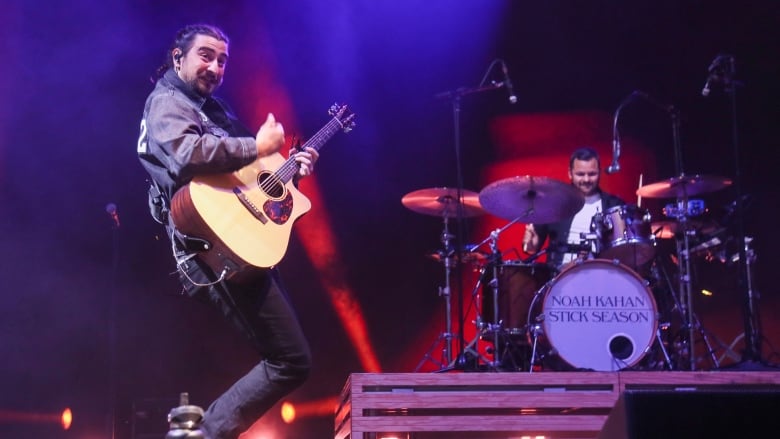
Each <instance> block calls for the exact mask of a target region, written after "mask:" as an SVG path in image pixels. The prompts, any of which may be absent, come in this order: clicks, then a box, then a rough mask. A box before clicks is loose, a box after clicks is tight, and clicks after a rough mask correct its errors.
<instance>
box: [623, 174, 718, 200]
mask: <svg viewBox="0 0 780 439" xmlns="http://www.w3.org/2000/svg"><path fill="white" fill-rule="evenodd" d="M729 185H731V180H729V179H727V178H723V177H718V176H714V175H682V176H679V177H674V178H670V179H668V180H664V181H659V182H657V183H652V184H647V185H644V186H642V187H640V188H639V189H637V190H636V194H637V195H639V196H640V197H646V198H679V197H682V196H689V197H690V196H693V195H699V194H706V193H710V192H715V191H717V190H720V189H723V188H724V187H726V186H729Z"/></svg>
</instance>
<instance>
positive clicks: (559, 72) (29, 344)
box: [0, 0, 780, 438]
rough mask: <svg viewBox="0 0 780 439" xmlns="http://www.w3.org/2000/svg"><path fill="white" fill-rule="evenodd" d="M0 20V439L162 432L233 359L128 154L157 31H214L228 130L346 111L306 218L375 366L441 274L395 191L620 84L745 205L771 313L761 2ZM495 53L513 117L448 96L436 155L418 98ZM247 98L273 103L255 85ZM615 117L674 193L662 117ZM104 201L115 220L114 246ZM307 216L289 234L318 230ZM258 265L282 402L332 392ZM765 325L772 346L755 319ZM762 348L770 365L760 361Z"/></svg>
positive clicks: (473, 98)
mask: <svg viewBox="0 0 780 439" xmlns="http://www.w3.org/2000/svg"><path fill="white" fill-rule="evenodd" d="M2 16H3V26H2V30H1V31H0V48H2V49H3V50H2V53H3V55H4V56H3V59H4V63H3V68H2V75H0V97H2V101H3V105H2V106H0V183H1V184H0V206H2V207H0V209H2V210H1V211H0V212H2V213H1V214H0V236H1V237H2V241H3V248H4V250H5V251H3V252H2V256H1V258H2V259H0V274H2V277H1V279H2V293H1V294H0V413H2V416H0V436H2V437H3V438H28V437H43V436H44V435H45V436H46V437H64V438H98V437H108V434H107V433H106V432H107V431H110V430H109V429H108V425H110V424H111V420H112V419H115V420H116V422H117V425H118V427H117V430H118V437H122V438H129V437H130V435H131V426H132V424H133V420H132V418H133V416H132V413H133V410H132V406H133V405H134V404H136V405H143V404H144V403H145V402H144V401H147V400H151V402H149V404H152V405H155V404H156V405H159V406H160V407H162V409H161V412H160V413H159V416H158V414H153V415H152V418H151V419H150V420H149V421H148V422H149V423H150V424H152V425H154V424H156V428H158V429H159V430H160V431H163V432H164V431H165V424H164V415H165V413H167V410H168V408H169V407H171V406H172V404H174V403H175V402H176V397H177V395H178V394H179V392H181V391H188V392H190V394H191V395H192V401H193V403H196V404H201V405H206V404H207V403H208V401H210V400H211V399H212V398H213V397H215V396H216V395H217V394H218V393H219V392H220V391H221V390H222V389H223V388H225V387H226V386H227V385H229V383H231V382H232V381H233V380H234V379H235V377H237V376H239V375H240V374H242V373H243V372H244V371H245V370H246V369H247V368H249V367H251V366H252V365H253V364H254V363H255V362H256V361H257V359H256V358H255V355H254V353H253V352H252V351H251V350H250V349H249V346H247V345H246V344H245V343H244V342H243V340H242V339H241V338H240V337H239V336H237V335H235V334H234V333H233V332H232V331H231V330H230V329H229V328H227V327H225V326H224V325H223V324H222V322H221V320H219V319H215V318H212V317H213V316H212V315H211V313H210V311H208V310H205V309H202V308H201V307H200V306H198V305H197V304H195V303H193V302H190V301H188V300H186V299H185V298H183V297H182V296H180V295H179V294H178V291H179V287H178V285H177V284H176V282H175V279H174V277H173V276H171V275H170V273H171V272H172V271H173V265H172V263H171V260H170V254H169V249H168V245H167V242H166V241H165V237H164V236H163V235H160V228H159V226H158V225H157V224H156V223H154V222H153V221H152V219H151V218H150V216H149V215H148V212H147V208H146V189H147V183H146V175H145V174H144V171H143V169H142V168H141V166H140V164H139V163H138V160H137V158H136V156H135V143H136V139H137V137H138V125H139V119H140V115H141V111H142V108H143V103H144V100H145V98H146V95H147V94H148V92H149V91H150V90H151V87H152V85H151V83H150V82H149V79H148V78H149V76H150V75H151V74H152V73H153V71H154V70H155V69H156V68H157V66H158V65H159V64H160V63H161V61H162V59H163V55H164V53H165V50H166V49H167V47H168V45H169V44H170V42H171V41H172V38H173V35H174V33H175V31H176V30H178V29H179V28H180V27H181V26H183V25H185V24H188V23H191V22H196V21H206V22H212V23H215V24H218V25H220V26H221V27H223V28H224V29H225V30H226V32H227V33H228V35H230V37H231V46H230V49H231V61H230V66H229V68H228V73H227V76H226V82H225V85H224V87H223V88H222V89H221V90H220V94H221V95H222V96H224V97H226V98H227V99H228V100H229V101H231V102H232V103H233V104H234V107H236V109H237V111H238V112H239V113H240V114H242V115H243V117H244V120H246V121H247V124H248V125H249V126H250V127H257V126H259V124H260V122H261V121H262V118H263V116H264V114H265V112H267V111H279V110H277V109H276V108H274V106H275V105H276V104H280V103H281V104H284V105H286V106H287V110H286V111H287V112H288V114H292V115H294V118H295V120H291V121H285V120H283V121H282V122H283V123H284V124H285V127H286V129H287V131H288V133H297V134H299V135H304V136H305V135H308V134H310V133H313V132H315V131H316V130H317V129H318V128H319V127H320V126H321V125H322V124H323V123H324V122H325V121H326V118H327V116H326V115H325V114H324V111H325V109H326V108H327V107H328V106H329V105H330V104H332V103H333V101H335V100H337V101H343V102H346V103H348V104H349V105H350V108H352V109H353V110H354V111H355V112H356V113H357V116H358V117H357V127H356V129H355V130H354V132H352V133H349V134H348V135H347V136H343V135H339V137H338V138H335V139H334V140H333V141H332V143H333V145H331V146H328V147H327V149H326V150H324V151H323V155H322V158H321V160H320V162H319V163H318V167H317V176H316V184H317V185H318V186H319V191H320V193H321V194H322V199H321V200H320V199H318V200H317V202H318V203H319V204H315V206H314V209H315V210H317V209H323V210H326V211H327V214H328V216H329V218H330V220H331V226H332V227H333V231H332V233H333V236H335V237H336V240H337V243H336V245H337V247H338V250H339V254H340V257H339V259H338V261H337V262H335V263H334V264H337V265H339V267H334V270H340V271H339V272H340V273H341V274H342V275H343V277H344V278H343V279H342V281H343V282H344V284H345V285H348V286H349V288H350V289H351V291H352V292H353V294H354V295H355V298H356V301H357V303H358V304H359V309H358V311H359V312H360V313H362V316H363V318H364V319H365V322H366V326H367V329H368V337H369V340H370V344H371V345H372V347H373V349H374V351H375V352H376V356H377V359H378V362H379V366H380V369H381V371H387V372H408V371H411V369H412V368H413V367H414V365H415V364H416V362H417V361H418V359H419V357H418V354H419V353H420V352H424V350H425V348H426V347H427V346H428V344H429V343H430V342H431V341H432V340H433V338H434V337H435V335H436V332H435V331H436V330H437V329H438V328H437V327H436V326H435V325H432V323H431V322H432V321H436V320H435V316H436V315H438V314H439V313H440V312H441V301H440V298H439V297H438V294H437V288H438V287H439V286H440V285H441V283H442V267H441V266H440V265H438V264H437V263H436V262H435V261H432V260H431V259H430V258H427V257H426V255H427V254H429V253H430V252H431V251H433V250H435V249H436V248H437V247H438V246H439V245H440V243H439V233H440V231H441V226H442V223H441V220H440V219H438V218H436V217H433V216H427V215H421V214H419V213H416V212H412V211H410V210H409V209H406V208H404V206H403V205H402V204H401V199H402V197H403V196H404V195H405V194H407V193H409V192H411V191H415V190H418V189H424V188H433V187H442V186H448V187H453V186H456V185H457V184H458V172H457V170H458V166H457V165H458V161H457V160H456V158H458V157H459V158H460V164H461V169H462V178H463V184H464V187H465V188H467V189H471V190H479V189H480V187H481V186H483V185H484V182H482V181H481V180H480V175H481V174H480V170H481V169H482V167H483V166H484V165H485V164H487V163H491V162H494V161H496V160H498V159H500V157H497V156H496V154H495V153H494V148H493V144H492V140H491V135H490V133H489V126H490V122H491V121H492V120H493V119H494V118H496V117H501V116H507V115H512V114H535V113H548V112H550V113H555V112H569V111H579V110H597V111H603V112H606V113H608V114H612V112H613V111H614V110H615V108H616V106H617V105H618V103H619V102H620V101H621V100H622V99H623V98H624V97H625V96H627V95H628V94H629V93H631V91H633V90H637V89H638V90H643V91H644V92H646V93H648V94H649V95H651V96H653V97H654V98H656V99H658V100H659V101H660V102H664V103H668V104H672V105H674V106H675V107H676V108H678V109H679V110H680V112H681V134H682V136H681V138H682V142H681V143H682V154H683V164H684V170H685V171H687V172H688V173H703V174H713V175H719V176H724V177H728V178H737V181H739V182H741V189H742V192H743V193H745V194H749V195H750V197H751V201H750V203H747V206H746V208H745V209H744V211H743V212H742V213H743V218H744V221H745V231H746V234H748V235H749V236H752V237H754V244H755V249H756V252H757V254H758V262H757V267H756V273H755V287H756V290H757V291H759V292H760V293H761V301H760V304H761V307H760V314H761V317H762V318H763V319H764V320H772V319H775V318H776V316H777V313H778V311H779V309H778V306H777V303H778V300H777V297H778V291H777V287H776V285H775V281H776V279H775V278H776V272H774V269H775V267H776V266H777V264H778V263H780V261H778V259H777V257H776V250H777V248H779V247H780V238H778V233H777V221H776V219H777V218H778V216H779V215H780V209H779V208H778V203H777V201H776V199H775V196H776V193H777V190H778V184H777V176H776V175H777V174H776V172H774V171H775V169H776V157H777V152H776V150H777V146H778V142H777V137H776V127H777V124H778V116H777V114H778V111H777V108H778V104H777V102H778V99H779V98H780V90H778V78H779V77H780V57H779V56H778V53H780V52H778V51H779V50H780V41H779V40H778V38H779V37H780V31H779V30H778V28H779V26H778V22H780V20H779V19H780V14H778V3H777V2H776V1H772V0H760V1H756V2H736V1H734V2H729V1H715V2H712V1H691V0H683V1H679V0H675V1H673V0H662V1H636V2H617V1H587V2H586V1H558V0H553V1H547V2H528V1H494V0H490V1H460V2H452V1H439V0H437V1H426V2H419V1H395V2H376V1H343V0H339V1H332V2H319V1H303V0H294V1H286V2H261V1H235V2H213V1H210V2H206V1H200V0H195V1H191V2H172V1H164V2H163V1H140V0H138V1H129V0H128V1H116V2H97V1H90V0H77V1H72V2H66V3H62V2H45V1H16V0H11V2H10V3H8V2H6V4H4V6H3V12H2ZM720 53H728V54H732V55H734V57H735V59H736V63H737V64H736V65H737V77H738V79H739V80H740V81H741V82H742V83H743V85H744V86H742V87H739V88H738V89H737V93H736V95H737V100H736V107H732V101H731V100H730V99H728V96H726V95H724V93H723V92H722V88H719V87H717V86H716V87H714V91H713V93H712V94H711V95H710V96H709V97H708V98H704V97H702V96H701V89H702V86H703V85H704V82H705V80H706V78H707V67H708V66H709V65H710V63H711V62H712V60H713V59H714V58H715V56H717V55H718V54H720ZM496 58H502V59H504V60H506V63H507V65H508V67H509V72H510V75H511V78H512V81H513V83H514V87H515V89H516V92H517V95H518V98H519V99H518V103H517V104H516V105H510V104H509V103H508V102H507V99H506V94H505V91H504V90H497V91H491V92H485V93H480V94H473V95H469V96H468V97H466V98H464V99H463V100H462V102H461V103H462V107H461V113H460V122H461V123H460V125H459V128H460V134H461V137H460V143H459V145H460V149H459V150H458V151H457V153H456V148H455V147H454V145H455V142H454V128H453V114H452V108H451V106H450V102H449V101H448V100H446V99H437V98H435V96H436V95H437V94H438V93H441V92H445V91H451V90H455V89H458V88H459V87H475V86H477V85H478V84H479V83H480V81H481V80H482V79H483V77H486V76H489V77H490V78H491V79H495V80H500V79H501V75H500V72H498V71H493V72H486V70H487V68H488V66H489V65H490V63H491V62H492V61H493V60H494V59H496ZM269 77H270V79H269ZM265 83H271V84H273V85H275V86H277V87H278V88H279V89H280V90H281V91H280V92H279V93H278V94H275V93H274V92H270V91H267V90H264V89H263V87H264V86H260V85H258V84H265ZM280 95H281V96H284V98H283V99H280V98H279V96H280ZM264 98H265V99H264ZM281 104H280V105H281ZM734 108H736V112H735V114H736V121H737V126H738V131H737V132H738V139H736V142H735V139H733V137H732V134H733V129H732V128H733V126H732V123H733V121H734V120H735V119H734V118H733V115H734V113H732V110H733V109H734ZM625 124H626V125H625V126H624V128H623V130H625V131H626V132H630V133H631V135H632V137H635V138H638V139H640V140H641V141H642V142H644V143H645V144H646V145H649V146H650V148H652V149H653V150H654V151H655V154H656V159H657V163H658V165H659V171H658V174H659V176H660V177H661V178H668V177H672V176H673V175H675V172H676V171H677V169H676V167H675V161H674V156H673V147H672V137H671V134H670V133H671V129H670V128H669V127H670V125H669V123H668V120H667V119H666V118H665V116H663V115H659V114H658V112H657V111H653V110H649V109H647V108H646V107H645V108H635V109H633V110H631V111H626V113H625ZM738 171H741V172H739V173H738ZM738 177H739V178H738ZM736 189H739V188H734V187H732V188H729V190H728V191H724V193H723V194H721V199H719V202H724V203H727V202H729V201H731V200H733V199H734V198H733V197H734V196H735V194H736ZM109 203H114V204H116V205H117V206H118V212H119V214H120V218H121V222H122V225H121V227H120V228H119V229H115V228H113V227H112V221H111V219H110V218H109V216H108V215H107V214H106V211H105V208H106V206H107V205H108V204H109ZM307 220H308V218H305V219H304V220H302V222H301V226H305V227H314V228H317V227H325V226H328V225H327V224H318V223H316V222H311V221H308V222H303V221H307ZM479 238H481V237H479ZM281 265H282V270H283V274H285V277H286V279H287V283H288V287H289V289H290V290H291V291H292V295H293V301H294V302H295V305H296V307H297V308H298V310H299V311H300V317H301V321H302V323H303V326H304V328H305V330H306V332H307V334H309V337H310V340H311V343H312V346H313V349H314V357H315V370H314V372H313V376H312V377H311V379H310V381H309V382H308V383H306V384H305V385H304V386H303V387H302V388H300V389H299V390H298V391H296V392H295V393H294V394H293V395H291V396H290V400H291V401H293V402H296V403H304V402H306V401H315V400H322V399H325V400H327V399H328V398H333V397H334V396H335V395H336V394H337V393H338V392H339V391H340V390H341V388H342V386H343V384H344V382H345V380H346V378H347V377H348V376H349V374H350V373H353V372H361V371H364V369H363V365H362V363H361V361H360V359H359V357H358V355H357V353H356V352H357V350H356V349H355V348H354V347H353V346H351V344H350V342H349V340H350V338H349V337H348V334H347V333H346V331H347V329H345V328H346V327H345V326H342V324H341V322H340V320H339V319H338V317H337V315H336V313H335V312H334V308H333V305H332V303H331V300H330V296H328V294H326V292H325V291H324V288H323V286H322V283H321V282H320V281H319V278H318V274H317V273H316V271H315V270H314V269H313V268H312V265H311V264H310V261H308V260H307V255H306V253H305V252H304V249H303V246H301V244H300V242H298V241H297V238H296V236H295V235H294V236H293V238H292V240H291V243H290V248H289V251H288V254H287V257H286V259H285V261H284V262H283V263H282V264H281ZM741 304H742V299H741V296H740V295H739V292H735V293H733V294H732V296H731V297H730V298H729V300H728V301H727V302H726V305H725V309H726V312H725V314H722V316H721V318H722V319H725V321H727V322H728V323H729V327H733V326H736V327H737V328H739V322H741V321H742V309H741V306H742V305H741ZM735 322H737V324H736V325H734V323H735ZM712 325H718V322H717V321H714V322H713V323H712ZM432 327H433V328H434V331H433V332H431V328H432ZM765 327H766V328H769V329H770V331H771V332H770V333H765V334H764V335H765V336H766V337H767V339H768V340H769V341H771V340H772V338H774V339H775V340H776V339H777V335H778V334H776V333H775V332H776V328H777V326H776V325H769V324H767V325H765ZM738 335H739V332H733V333H727V334H725V335H724V341H725V342H729V341H731V340H732V339H734V338H735V337H737V336H738ZM762 342H763V340H762ZM762 354H763V356H764V357H765V358H767V359H768V360H773V361H776V360H777V358H776V357H775V348H774V347H773V346H772V345H771V343H769V342H767V343H762ZM112 358H113V359H114V361H112ZM112 382H114V383H116V388H115V390H112V387H111V383H112ZM64 407H71V408H72V409H73V410H74V413H75V422H74V424H73V427H72V428H71V430H70V431H68V432H62V431H61V430H60V429H59V428H58V426H57V425H56V423H51V422H48V423H38V422H33V421H31V420H29V419H28V418H24V417H23V416H22V415H21V414H30V413H43V414H47V413H52V414H57V413H59V411H61V410H62V409H63V408H64ZM112 407H115V412H114V413H115V416H112V409H111V408H112ZM156 416H157V417H156ZM261 423H262V425H263V426H264V427H265V428H266V429H267V430H268V431H277V433H276V434H277V435H276V436H273V437H296V438H299V437H329V435H331V432H332V429H333V416H332V411H331V412H327V411H326V413H325V414H321V415H318V416H311V417H304V418H303V419H300V420H299V421H298V422H297V423H296V424H294V425H291V426H287V427H283V426H281V423H280V421H279V419H278V411H276V410H274V411H273V413H269V415H268V416H266V417H265V418H264V419H263V420H262V421H261ZM136 427H137V429H139V428H141V426H140V425H139V424H136ZM149 428H150V429H153V427H149ZM136 433H138V431H136Z"/></svg>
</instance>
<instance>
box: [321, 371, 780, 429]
mask: <svg viewBox="0 0 780 439" xmlns="http://www.w3.org/2000/svg"><path fill="white" fill-rule="evenodd" d="M746 387H754V388H762V389H763V388H780V372H771V371H766V372H765V371H761V372H752V371H751V372H737V371H691V372H688V371H651V372H536V373H507V372H496V373H493V372H483V373H444V374H431V373H388V374H374V373H355V374H352V375H350V377H349V379H348V380H347V383H346V384H345V386H344V389H343V390H342V394H341V397H342V400H341V404H340V405H339V407H338V408H337V410H336V436H335V437H336V439H366V438H369V437H372V438H373V437H375V436H374V435H373V434H372V433H377V432H421V433H422V432H425V433H430V434H431V435H432V436H435V437H440V436H436V435H435V433H436V432H439V433H442V434H446V432H453V431H457V432H484V434H485V436H484V437H490V438H494V437H495V438H510V437H519V435H530V436H534V435H545V436H548V437H549V436H553V437H556V438H573V437H577V438H585V439H587V438H595V437H597V435H598V433H599V431H600V430H601V428H602V427H603V426H604V423H605V422H606V419H607V417H608V415H609V413H610V411H611V410H612V408H613V406H614V405H615V403H616V401H617V400H618V398H619V396H620V395H621V394H622V392H623V391H624V390H626V389H674V390H688V389H714V388H719V389H723V388H746ZM488 433H490V434H488ZM459 436H460V435H459ZM467 437H471V436H470V435H467Z"/></svg>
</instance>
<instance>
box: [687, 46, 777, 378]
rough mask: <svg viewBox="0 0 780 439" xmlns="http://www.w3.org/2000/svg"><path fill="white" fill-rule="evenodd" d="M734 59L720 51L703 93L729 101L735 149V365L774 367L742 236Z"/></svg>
mask: <svg viewBox="0 0 780 439" xmlns="http://www.w3.org/2000/svg"><path fill="white" fill-rule="evenodd" d="M735 75H736V60H735V58H734V56H733V55H728V54H719V55H718V56H716V57H715V59H714V60H713V61H712V63H711V64H710V66H709V68H708V69H707V82H706V83H705V85H704V89H702V96H705V97H706V96H708V95H709V94H710V86H711V85H721V86H722V87H723V91H724V93H725V94H726V95H727V96H728V98H729V100H730V103H731V140H732V147H733V150H734V189H735V191H736V200H735V203H734V206H735V208H734V211H735V216H734V218H735V224H736V232H737V233H736V235H737V236H736V238H737V243H738V244H737V248H738V250H739V261H738V268H739V270H738V271H739V276H738V280H739V282H738V286H739V289H740V292H744V301H743V307H742V309H743V320H744V325H745V350H744V352H743V355H742V361H741V362H740V363H738V364H737V365H736V366H735V367H734V368H736V369H742V370H766V369H771V370H777V366H772V365H767V364H766V362H765V361H764V360H763V359H762V355H761V339H762V335H761V331H760V326H761V325H760V318H759V315H758V295H757V294H754V293H755V292H754V291H753V289H752V286H751V283H752V279H751V276H752V275H751V273H750V270H751V267H750V265H749V263H748V259H749V257H748V249H747V246H748V245H747V240H746V238H745V228H744V212H743V206H742V205H743V196H742V169H741V167H740V160H739V155H740V154H739V148H740V147H739V141H738V133H739V130H738V128H737V87H738V86H744V84H743V83H742V82H741V81H738V80H736V79H735Z"/></svg>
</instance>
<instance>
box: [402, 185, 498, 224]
mask: <svg viewBox="0 0 780 439" xmlns="http://www.w3.org/2000/svg"><path fill="white" fill-rule="evenodd" d="M461 195H462V196H463V203H462V205H463V216H464V217H470V216H478V215H482V214H484V213H485V210H484V209H482V206H481V205H480V204H479V194H477V193H476V192H474V191H469V190H462V191H461ZM401 203H403V205H404V206H406V207H407V208H409V209H410V210H413V211H415V212H417V213H422V214H425V215H433V216H440V217H446V218H454V217H456V216H457V215H458V205H459V203H458V190H457V189H453V188H446V187H440V188H431V189H420V190H416V191H414V192H409V193H408V194H406V195H404V197H403V198H401Z"/></svg>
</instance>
